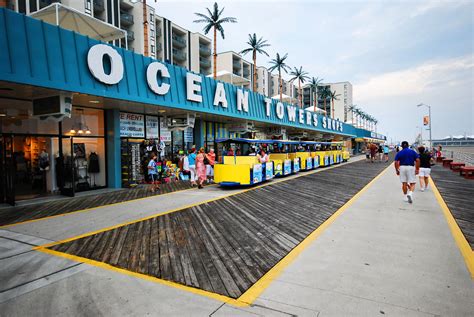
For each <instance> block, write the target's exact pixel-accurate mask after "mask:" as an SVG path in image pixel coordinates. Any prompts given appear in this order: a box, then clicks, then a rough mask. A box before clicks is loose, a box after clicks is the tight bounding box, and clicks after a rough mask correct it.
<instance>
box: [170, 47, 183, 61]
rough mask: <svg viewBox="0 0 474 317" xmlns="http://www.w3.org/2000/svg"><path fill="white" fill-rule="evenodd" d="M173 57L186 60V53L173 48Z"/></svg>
mask: <svg viewBox="0 0 474 317" xmlns="http://www.w3.org/2000/svg"><path fill="white" fill-rule="evenodd" d="M173 59H174V60H176V61H179V62H184V61H186V53H185V52H182V51H178V50H177V49H175V48H173Z"/></svg>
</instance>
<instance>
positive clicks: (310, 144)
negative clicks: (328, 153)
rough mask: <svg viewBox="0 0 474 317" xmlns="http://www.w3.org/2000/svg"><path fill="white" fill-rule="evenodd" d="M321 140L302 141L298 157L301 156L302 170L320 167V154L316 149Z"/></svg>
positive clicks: (297, 153)
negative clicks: (317, 153) (318, 154)
mask: <svg viewBox="0 0 474 317" xmlns="http://www.w3.org/2000/svg"><path fill="white" fill-rule="evenodd" d="M318 145H319V142H315V141H300V146H299V148H298V152H296V155H297V157H299V158H300V164H301V170H303V171H310V170H312V169H315V168H318V167H319V156H317V155H316V149H317V146H318Z"/></svg>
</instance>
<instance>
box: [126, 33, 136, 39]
mask: <svg viewBox="0 0 474 317" xmlns="http://www.w3.org/2000/svg"><path fill="white" fill-rule="evenodd" d="M127 40H128V41H133V40H135V33H134V32H133V31H127Z"/></svg>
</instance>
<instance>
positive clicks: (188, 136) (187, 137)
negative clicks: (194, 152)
mask: <svg viewBox="0 0 474 317" xmlns="http://www.w3.org/2000/svg"><path fill="white" fill-rule="evenodd" d="M184 143H194V136H193V128H187V129H186V130H184Z"/></svg>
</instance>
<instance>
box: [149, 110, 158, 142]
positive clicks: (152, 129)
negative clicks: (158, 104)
mask: <svg viewBox="0 0 474 317" xmlns="http://www.w3.org/2000/svg"><path fill="white" fill-rule="evenodd" d="M158 122H159V120H158V117H152V116H146V138H147V139H158V137H159V135H158Z"/></svg>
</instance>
